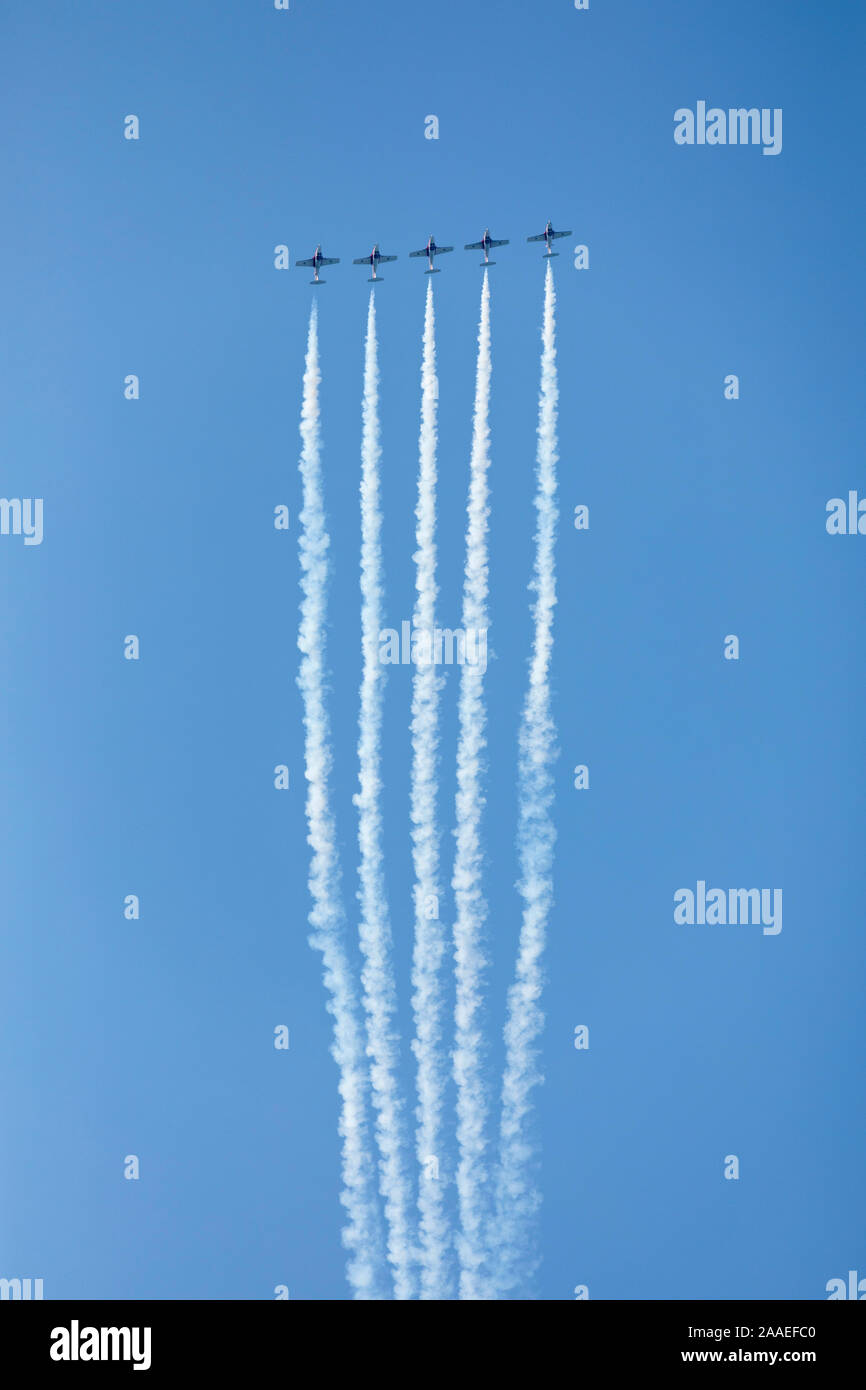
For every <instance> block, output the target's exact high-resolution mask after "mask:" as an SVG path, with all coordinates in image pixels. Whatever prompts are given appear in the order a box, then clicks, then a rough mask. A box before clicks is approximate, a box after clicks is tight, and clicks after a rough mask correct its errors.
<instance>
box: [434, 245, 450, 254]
mask: <svg viewBox="0 0 866 1390" xmlns="http://www.w3.org/2000/svg"><path fill="white" fill-rule="evenodd" d="M453 250H454V247H453V246H437V247H436V250H435V251H434V252H433V255H434V256H441V255H442V253H443V251H453Z"/></svg>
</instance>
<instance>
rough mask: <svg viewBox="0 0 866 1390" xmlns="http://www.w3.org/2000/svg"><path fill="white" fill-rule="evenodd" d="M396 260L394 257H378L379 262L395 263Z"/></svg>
mask: <svg viewBox="0 0 866 1390" xmlns="http://www.w3.org/2000/svg"><path fill="white" fill-rule="evenodd" d="M396 259H397V257H396V256H380V257H379V260H380V261H396Z"/></svg>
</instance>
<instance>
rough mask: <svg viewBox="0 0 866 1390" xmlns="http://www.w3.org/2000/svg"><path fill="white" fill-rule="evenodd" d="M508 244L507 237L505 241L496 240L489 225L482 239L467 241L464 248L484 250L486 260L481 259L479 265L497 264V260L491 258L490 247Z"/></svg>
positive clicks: (467, 249) (466, 249)
mask: <svg viewBox="0 0 866 1390" xmlns="http://www.w3.org/2000/svg"><path fill="white" fill-rule="evenodd" d="M507 245H508V241H507V239H506V240H505V241H494V240H493V237H492V236H491V235H490V228H489V227H485V229H484V235H483V237H482V238H481V240H480V241H467V243H466V245H465V247H464V250H465V251H483V252H484V260H483V261H479V265H495V264H496V262H495V261H491V259H490V248H491V247H492V246H507Z"/></svg>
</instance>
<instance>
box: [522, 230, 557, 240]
mask: <svg viewBox="0 0 866 1390" xmlns="http://www.w3.org/2000/svg"><path fill="white" fill-rule="evenodd" d="M558 235H559V233H558V232H557V236H558ZM526 240H527V241H546V240H547V233H546V232H541V233H540V235H539V236H528V237H527V238H526Z"/></svg>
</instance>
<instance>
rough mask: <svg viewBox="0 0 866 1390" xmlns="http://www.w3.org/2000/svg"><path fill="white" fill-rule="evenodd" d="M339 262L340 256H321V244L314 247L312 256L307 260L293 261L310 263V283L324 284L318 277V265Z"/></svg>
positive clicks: (297, 263)
mask: <svg viewBox="0 0 866 1390" xmlns="http://www.w3.org/2000/svg"><path fill="white" fill-rule="evenodd" d="M339 264H340V257H339V256H323V255H322V248H321V246H317V247H316V249H315V251H314V252H313V254H312V256H311V257H310V259H309V260H308V261H295V265H311V266H312V267H313V278H312V280H311V281H310V284H311V285H324V283H325V282H324V280H320V279H319V266H322V265H339Z"/></svg>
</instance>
